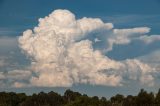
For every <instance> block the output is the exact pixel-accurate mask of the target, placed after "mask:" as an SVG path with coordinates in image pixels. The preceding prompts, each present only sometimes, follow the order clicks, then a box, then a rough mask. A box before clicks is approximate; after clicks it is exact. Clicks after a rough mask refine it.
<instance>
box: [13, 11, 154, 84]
mask: <svg viewBox="0 0 160 106" xmlns="http://www.w3.org/2000/svg"><path fill="white" fill-rule="evenodd" d="M149 31H150V28H148V27H138V28H131V29H114V28H113V24H112V23H104V22H103V21H102V20H101V19H99V18H86V17H84V18H82V19H76V18H75V15H74V14H73V13H71V12H70V11H68V10H60V9H59V10H55V11H54V12H53V13H51V14H50V15H49V16H46V17H45V18H40V19H39V24H38V26H37V27H35V28H34V29H33V30H26V31H25V32H23V35H22V36H20V37H19V47H20V48H21V49H22V50H23V52H24V53H25V54H26V56H27V57H29V58H30V60H31V66H30V71H31V72H32V73H33V74H29V75H30V79H29V83H28V86H45V87H68V86H72V85H73V84H92V85H104V86H122V85H124V84H125V78H126V77H127V78H128V79H130V80H137V81H140V82H141V83H142V84H147V85H153V84H154V76H153V74H154V72H155V69H154V68H152V67H150V66H149V65H147V64H145V63H142V62H140V61H139V60H137V59H127V60H123V61H116V60H112V59H110V58H109V57H107V56H106V55H104V52H108V51H111V50H112V48H113V45H114V44H127V43H129V42H131V40H132V39H137V38H138V39H141V40H144V41H147V42H148V40H146V39H149V38H146V37H144V36H146V35H145V34H146V33H148V32H149ZM91 37H92V38H94V40H91V39H90V38H91ZM101 42H103V44H104V48H103V49H98V48H94V46H93V45H96V43H97V44H99V43H101ZM27 78H28V77H27ZM14 85H15V87H16V86H17V87H19V86H20V87H21V86H27V84H21V83H20V84H19V83H18V81H16V82H15V84H14Z"/></svg>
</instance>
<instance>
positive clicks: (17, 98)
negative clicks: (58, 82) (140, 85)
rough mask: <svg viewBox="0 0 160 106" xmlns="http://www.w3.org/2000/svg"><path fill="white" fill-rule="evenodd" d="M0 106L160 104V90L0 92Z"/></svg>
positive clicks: (126, 105) (145, 105)
mask: <svg viewBox="0 0 160 106" xmlns="http://www.w3.org/2000/svg"><path fill="white" fill-rule="evenodd" d="M0 106H160V90H159V91H158V93H157V94H155V96H154V94H153V93H152V92H150V93H148V92H147V91H145V90H144V89H141V90H140V92H139V93H138V95H137V96H132V95H128V96H126V97H125V96H123V95H121V94H117V95H115V96H113V97H111V98H110V99H109V100H107V99H106V98H105V97H101V98H99V97H97V96H93V97H89V96H87V95H86V94H83V95H82V94H80V93H79V92H74V91H71V90H69V89H68V90H66V91H65V93H64V95H63V96H61V95H60V94H58V93H55V92H53V91H51V92H49V93H44V92H40V93H38V94H33V95H31V96H27V95H26V94H25V93H14V92H9V93H7V92H0Z"/></svg>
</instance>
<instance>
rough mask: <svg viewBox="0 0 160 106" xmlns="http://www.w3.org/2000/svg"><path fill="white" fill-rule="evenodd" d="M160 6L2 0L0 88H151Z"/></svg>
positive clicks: (145, 0)
mask: <svg viewBox="0 0 160 106" xmlns="http://www.w3.org/2000/svg"><path fill="white" fill-rule="evenodd" d="M159 10H160V1H159V0H141V1H140V0H134V1H133V0H119V1H117V0H101V1H99V0H93V1H86V0H52V1H51V0H14V1H13V0H0V84H1V87H0V91H15V92H26V93H27V94H32V93H37V92H40V91H45V92H48V91H50V90H54V91H57V92H59V93H63V92H64V90H65V89H72V90H75V91H79V92H81V93H86V94H88V95H91V96H93V95H97V96H106V97H110V96H113V95H115V94H117V93H120V94H124V95H129V94H132V95H134V94H135V95H136V94H137V93H138V92H139V90H140V89H141V88H144V89H146V90H148V91H153V92H156V91H157V90H158V89H159V87H160V83H159V82H160V72H159V71H160V55H159V54H160V30H159V28H160V11H159Z"/></svg>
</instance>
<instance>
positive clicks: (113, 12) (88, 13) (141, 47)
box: [0, 0, 160, 97]
mask: <svg viewBox="0 0 160 106" xmlns="http://www.w3.org/2000/svg"><path fill="white" fill-rule="evenodd" d="M56 9H67V10H69V11H71V12H72V13H73V14H74V15H75V16H76V19H80V18H82V17H92V18H100V19H101V20H102V21H103V22H104V23H112V24H113V25H114V29H128V28H135V27H136V28H137V27H149V28H151V30H150V31H149V32H148V33H147V35H148V36H152V35H156V36H158V37H157V38H158V39H159V35H160V30H159V28H160V11H159V10H160V1H159V0H92V1H86V0H0V71H1V72H2V73H3V74H2V75H3V76H5V78H4V77H3V78H1V76H0V80H1V81H0V84H2V85H4V87H1V88H0V90H1V91H4V90H7V91H16V92H27V93H28V94H31V93H33V92H39V91H42V90H44V91H50V90H55V91H58V92H63V91H64V90H65V89H66V87H60V88H59V87H58V88H57V87H38V88H37V87H25V88H14V87H11V86H9V84H12V83H14V81H13V80H15V79H13V78H9V77H8V76H9V75H8V74H7V73H8V72H10V71H12V70H24V69H26V67H28V66H29V65H30V64H31V62H32V61H31V60H30V58H31V57H29V56H28V55H26V53H22V52H21V50H23V48H20V47H19V46H18V45H19V44H18V41H17V39H18V37H19V36H22V33H23V32H24V31H25V30H27V29H33V28H34V27H35V26H37V25H38V19H39V18H44V17H45V16H48V14H50V13H51V12H52V11H54V10H56ZM64 20H65V17H64ZM91 34H92V32H91ZM88 36H89V38H88ZM88 36H87V37H86V38H87V39H89V40H91V41H92V39H94V37H95V36H96V37H99V36H98V35H95V36H92V35H88ZM102 36H103V34H102ZM135 36H136V35H135ZM104 37H105V36H104ZM99 38H102V39H103V37H99ZM122 39H125V38H122ZM147 39H149V40H150V39H151V40H153V39H154V38H153V39H152V38H147ZM158 39H157V40H153V41H152V43H150V44H145V43H144V42H142V41H141V38H135V39H129V40H130V43H119V42H115V43H114V44H113V47H112V50H110V51H109V52H105V53H104V55H106V56H107V57H109V58H110V59H113V60H115V61H122V62H124V61H126V60H127V59H137V60H140V61H142V62H144V63H146V64H148V65H151V66H152V67H158V68H157V69H156V71H157V73H158V74H157V75H153V77H154V78H155V83H156V84H155V85H154V86H146V85H141V84H139V81H135V80H134V81H131V83H129V84H126V85H124V86H114V87H113V86H104V85H96V84H95V85H94V84H93V85H92V84H91V85H90V84H77V83H75V84H73V86H72V87H71V89H73V90H76V91H80V92H82V93H87V94H89V95H98V96H107V97H110V96H112V95H114V94H116V93H123V94H126V95H127V94H136V93H137V92H138V91H139V89H141V88H142V87H144V88H145V89H147V90H149V91H157V89H159V86H160V84H159V83H157V82H159V78H160V76H159V72H158V71H160V70H159V69H160V68H159V63H160V56H159V53H160V43H159V42H160V41H159V40H158ZM80 40H82V39H80ZM100 40H101V39H100ZM105 43H106V42H102V43H95V45H93V48H94V49H95V50H96V49H98V50H100V51H101V50H102V49H104V48H105V46H104V45H105ZM102 51H103V50H102ZM1 64H2V65H1ZM157 64H158V65H157ZM22 72H23V71H22ZM14 75H15V74H13V76H14ZM15 76H16V75H15ZM147 77H148V76H147ZM29 78H30V77H29ZM124 79H125V78H124ZM126 79H127V78H126ZM16 81H17V79H16ZM25 81H26V80H25ZM26 82H27V81H26ZM6 83H7V84H6ZM148 83H150V82H148ZM135 85H136V86H135Z"/></svg>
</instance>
